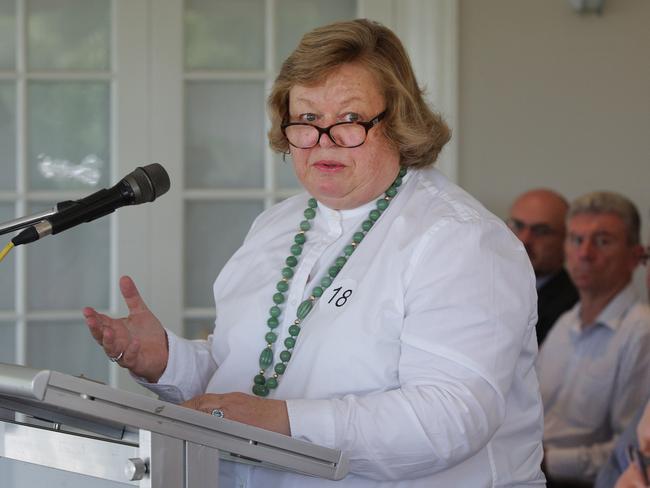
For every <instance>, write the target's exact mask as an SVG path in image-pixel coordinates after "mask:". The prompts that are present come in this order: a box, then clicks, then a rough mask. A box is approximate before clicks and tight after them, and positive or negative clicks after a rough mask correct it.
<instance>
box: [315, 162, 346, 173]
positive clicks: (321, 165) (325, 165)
mask: <svg viewBox="0 0 650 488" xmlns="http://www.w3.org/2000/svg"><path fill="white" fill-rule="evenodd" d="M314 168H316V169H318V170H319V171H326V172H335V171H341V170H343V169H344V168H345V165H343V164H341V163H339V162H338V161H330V160H321V161H316V162H315V163H314Z"/></svg>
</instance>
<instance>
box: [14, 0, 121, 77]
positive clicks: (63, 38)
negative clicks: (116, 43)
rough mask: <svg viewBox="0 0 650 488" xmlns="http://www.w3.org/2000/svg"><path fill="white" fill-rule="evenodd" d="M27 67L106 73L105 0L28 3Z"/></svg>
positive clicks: (107, 30)
mask: <svg viewBox="0 0 650 488" xmlns="http://www.w3.org/2000/svg"><path fill="white" fill-rule="evenodd" d="M26 3H27V12H26V13H27V66H28V68H29V69H31V70H85V71H90V70H107V69H108V68H109V59H110V47H109V46H110V22H111V18H110V7H111V2H110V1H108V0H30V1H29V2H26Z"/></svg>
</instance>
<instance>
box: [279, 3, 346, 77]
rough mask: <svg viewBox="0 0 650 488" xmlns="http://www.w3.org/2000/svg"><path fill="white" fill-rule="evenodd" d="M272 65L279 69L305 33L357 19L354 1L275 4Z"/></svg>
mask: <svg viewBox="0 0 650 488" xmlns="http://www.w3.org/2000/svg"><path fill="white" fill-rule="evenodd" d="M275 5H276V7H275V8H276V10H275V12H276V25H275V36H276V39H277V44H276V50H275V65H276V67H277V68H279V67H280V66H281V65H282V62H283V61H284V59H285V58H286V57H287V56H289V54H291V52H292V51H293V50H294V49H295V47H296V46H297V45H298V42H300V38H301V37H302V36H303V34H305V33H306V32H308V31H310V30H312V29H314V28H316V27H319V26H321V25H325V24H329V23H331V22H336V21H338V20H349V19H353V18H355V17H356V14H357V2H356V0H328V1H327V2H323V1H322V0H276V4H275Z"/></svg>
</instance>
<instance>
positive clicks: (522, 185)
mask: <svg viewBox="0 0 650 488" xmlns="http://www.w3.org/2000/svg"><path fill="white" fill-rule="evenodd" d="M459 36H460V39H459V46H460V47H459V50H460V52H459V63H460V64H459V103H460V108H459V130H458V133H457V134H456V137H457V138H458V143H459V182H460V184H461V185H462V186H463V187H464V188H465V189H467V190H468V191H469V192H470V193H472V194H473V195H474V196H476V197H477V198H478V199H479V200H480V201H482V202H483V203H484V204H485V205H486V206H487V207H488V208H490V209H491V210H492V211H493V212H495V213H496V214H498V215H500V216H502V217H503V216H505V215H506V214H507V211H508V206H509V204H510V202H511V201H512V200H513V198H514V197H515V196H516V195H517V194H518V193H520V192H522V191H524V190H526V189H528V188H530V187H535V186H547V187H551V188H554V189H556V190H558V191H559V192H561V193H563V194H564V195H565V196H566V197H567V198H569V199H572V198H575V197H577V196H579V195H581V194H583V193H586V192H589V191H593V190H601V189H605V190H612V191H616V192H620V193H622V194H624V195H626V196H628V197H629V198H631V199H632V200H633V201H634V202H635V203H636V204H637V205H638V207H639V211H640V212H641V214H642V220H643V221H644V223H643V239H644V241H646V242H647V241H648V240H649V238H650V235H649V234H650V226H649V225H648V221H649V220H650V1H648V0H606V2H605V9H604V12H603V15H602V16H597V15H580V14H578V13H576V12H575V11H573V9H572V8H571V7H570V5H569V2H568V0H490V1H484V0H460V9H459ZM638 281H640V280H639V277H638V276H637V282H638Z"/></svg>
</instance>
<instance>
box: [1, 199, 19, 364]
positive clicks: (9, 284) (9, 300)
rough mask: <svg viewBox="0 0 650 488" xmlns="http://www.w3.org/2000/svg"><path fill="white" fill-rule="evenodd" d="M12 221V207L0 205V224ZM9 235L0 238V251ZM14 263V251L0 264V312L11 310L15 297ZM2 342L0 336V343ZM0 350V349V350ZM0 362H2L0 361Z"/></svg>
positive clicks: (8, 204)
mask: <svg viewBox="0 0 650 488" xmlns="http://www.w3.org/2000/svg"><path fill="white" fill-rule="evenodd" d="M13 219H14V206H13V205H12V204H10V203H0V222H8V221H10V220H13ZM11 237H12V236H11V234H3V235H2V236H0V249H3V248H4V247H5V245H6V244H7V243H8V242H9V240H10V239H11ZM15 262H16V250H15V249H14V250H13V251H11V252H10V253H9V254H8V255H7V256H6V257H5V258H4V260H3V261H2V262H1V263H0V290H1V291H0V310H13V309H14V297H15V296H16V289H15V283H16V277H15V276H14V263H15ZM1 340H2V338H1V336H0V341H1ZM0 350H1V349H0ZM0 361H2V360H1V359H0Z"/></svg>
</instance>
